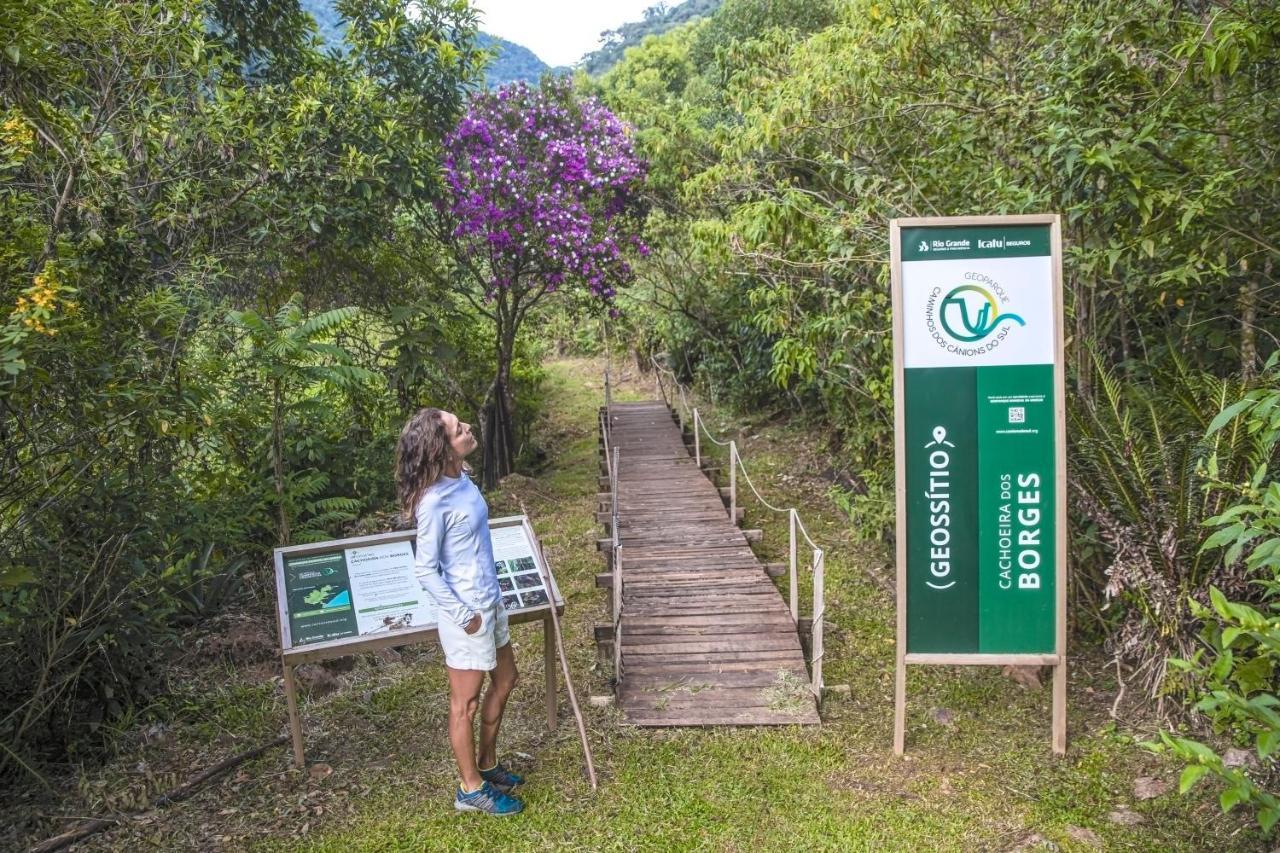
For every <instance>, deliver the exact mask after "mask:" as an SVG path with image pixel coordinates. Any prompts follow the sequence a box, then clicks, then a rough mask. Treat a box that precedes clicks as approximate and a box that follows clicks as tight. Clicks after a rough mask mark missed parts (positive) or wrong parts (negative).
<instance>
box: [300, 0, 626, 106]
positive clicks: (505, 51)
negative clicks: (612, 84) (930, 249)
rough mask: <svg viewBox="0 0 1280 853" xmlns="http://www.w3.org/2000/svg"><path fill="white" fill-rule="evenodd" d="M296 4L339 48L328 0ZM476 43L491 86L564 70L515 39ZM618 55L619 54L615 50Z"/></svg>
mask: <svg viewBox="0 0 1280 853" xmlns="http://www.w3.org/2000/svg"><path fill="white" fill-rule="evenodd" d="M298 5H299V6H301V7H302V10H303V11H304V12H308V13H309V14H310V15H311V17H313V18H315V20H316V27H317V29H319V31H320V37H321V38H322V39H323V40H324V43H325V46H326V47H336V48H338V49H342V48H343V46H344V43H343V36H344V33H345V32H346V24H345V23H343V20H342V17H341V16H340V15H339V14H338V11H337V10H336V9H335V8H334V6H333V3H332V2H331V0H299V3H298ZM476 41H477V43H478V44H479V45H480V46H481V47H483V48H488V49H491V50H493V51H494V52H495V54H496V55H495V56H494V58H493V61H492V62H490V63H489V66H488V67H487V68H485V73H484V85H485V87H486V88H490V89H492V88H494V87H495V86H501V85H502V84H504V83H510V82H513V81H516V80H527V81H529V82H531V83H536V82H537V81H538V79H539V78H540V77H541V76H542V75H543V74H545V73H548V72H550V73H553V74H555V73H566V72H567V71H568V69H564V68H554V69H553V68H552V67H551V66H549V65H547V63H545V62H543V61H542V60H541V59H539V58H538V57H537V56H536V55H534V53H533V51H531V50H529V48H527V47H524V46H522V45H519V44H516V43H515V42H511V41H507V40H506V39H501V38H498V37H497V36H493V35H489V34H488V33H480V35H479V38H477V39H476ZM619 56H621V54H619Z"/></svg>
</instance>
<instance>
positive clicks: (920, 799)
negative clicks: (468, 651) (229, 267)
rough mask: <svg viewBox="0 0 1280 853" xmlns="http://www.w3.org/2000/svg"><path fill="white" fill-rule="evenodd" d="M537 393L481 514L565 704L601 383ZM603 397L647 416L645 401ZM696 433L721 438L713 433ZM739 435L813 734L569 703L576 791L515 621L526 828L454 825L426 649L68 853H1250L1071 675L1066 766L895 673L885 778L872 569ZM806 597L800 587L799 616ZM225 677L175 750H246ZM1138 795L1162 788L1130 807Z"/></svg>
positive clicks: (968, 698)
mask: <svg viewBox="0 0 1280 853" xmlns="http://www.w3.org/2000/svg"><path fill="white" fill-rule="evenodd" d="M549 374H550V376H549V380H548V388H547V396H548V409H549V412H548V414H547V415H546V416H545V418H544V420H543V421H542V423H540V424H539V426H538V435H539V441H540V443H541V444H542V445H543V446H544V447H545V448H546V449H547V450H548V456H549V460H550V461H549V463H548V467H547V469H546V470H545V471H543V472H541V473H540V474H539V475H538V476H537V477H536V478H533V479H528V478H523V477H518V476H517V477H513V478H511V479H509V480H508V481H507V482H506V483H505V484H504V488H503V490H502V493H501V494H499V495H496V496H494V497H493V500H492V503H493V512H494V513H495V514H503V513H505V512H508V511H519V506H520V503H521V502H523V503H524V505H525V506H527V508H528V510H529V512H530V514H531V515H532V517H533V519H534V526H535V528H536V529H537V530H538V532H539V535H540V537H541V538H542V540H543V543H544V545H545V546H546V548H547V551H548V556H549V558H550V561H551V564H552V567H553V569H554V571H555V572H556V576H557V580H558V582H559V584H560V586H561V589H562V590H563V592H564V594H565V598H566V602H567V611H566V618H565V620H564V626H565V630H566V637H565V641H566V646H567V649H568V653H569V655H570V657H571V660H570V665H571V667H572V669H573V672H574V674H575V679H576V682H577V688H578V694H579V699H580V701H582V702H583V704H584V705H585V703H586V697H587V696H588V695H592V694H605V693H608V692H609V688H608V685H607V676H608V672H607V666H606V665H600V666H598V667H597V666H596V663H595V661H596V654H595V646H594V642H593V640H592V626H593V625H594V624H596V623H603V622H605V621H607V620H606V615H605V599H604V593H603V592H602V591H600V590H596V589H595V588H594V585H593V577H594V575H595V573H596V572H598V571H601V570H602V568H601V567H602V561H601V560H600V558H599V556H598V555H597V554H596V552H595V548H594V541H595V539H596V537H597V536H599V535H601V534H600V533H599V530H600V528H599V527H598V525H597V524H596V523H595V521H594V511H595V492H596V483H595V477H596V470H597V467H596V463H597V456H596V452H597V451H596V435H595V414H594V413H595V407H596V406H597V405H599V402H600V396H601V388H600V378H599V364H598V363H596V362H591V361H585V360H566V361H559V362H556V363H554V364H552V365H551V366H550V370H549ZM624 378H625V377H624ZM620 393H621V394H622V395H624V396H623V398H627V397H630V398H639V397H648V396H652V385H651V384H649V380H645V384H644V385H643V387H634V386H631V387H628V386H626V385H624V388H623V389H622V391H621V392H620ZM708 420H709V421H710V422H711V424H712V426H713V427H717V426H718V427H719V428H721V429H722V430H728V429H730V428H731V427H730V424H729V422H728V421H727V419H724V420H722V419H721V418H720V417H716V416H714V415H713V416H710V417H709V418H708ZM738 436H739V438H740V442H741V445H742V448H743V454H744V458H745V459H746V462H747V465H748V467H749V468H750V470H751V471H752V475H753V478H754V479H755V480H756V482H757V484H758V485H759V486H760V487H761V489H762V490H764V491H765V494H766V496H768V497H770V499H771V500H774V501H775V502H779V501H783V502H793V503H796V504H797V505H799V506H801V507H802V508H803V509H802V512H803V514H804V517H805V519H806V522H807V524H808V526H809V527H810V529H811V531H812V532H813V534H814V536H815V538H817V539H820V540H821V541H822V542H823V543H824V544H826V545H827V546H829V551H828V553H829V555H830V556H829V558H828V560H829V562H828V568H827V573H828V574H827V595H828V623H829V625H830V629H829V632H828V634H827V679H826V680H827V683H828V684H848V685H849V686H850V688H851V691H850V695H849V697H847V698H843V699H840V698H831V699H829V700H828V701H827V703H826V705H825V708H824V718H825V720H826V722H825V724H824V725H823V726H822V727H820V728H808V729H769V730H751V729H714V730H668V731H662V730H630V729H626V728H623V727H620V726H619V725H618V721H617V715H616V712H615V711H613V710H612V709H609V708H606V709H591V708H585V707H584V713H585V714H586V715H587V717H588V726H589V729H590V731H591V735H592V739H593V746H594V749H595V751H596V761H597V765H598V770H599V772H600V776H601V789H600V790H599V792H597V793H594V794H593V793H592V792H591V790H590V788H589V786H588V784H587V782H586V778H585V774H584V772H583V769H582V761H581V755H580V748H579V746H578V743H577V738H576V733H575V731H574V727H573V725H572V719H571V717H570V716H569V714H568V707H567V702H562V704H561V708H562V714H561V725H560V727H559V729H558V730H557V731H556V732H554V733H548V732H547V731H546V728H545V723H544V720H543V716H542V714H543V708H542V695H541V683H542V660H541V650H542V643H541V635H540V631H539V629H538V628H536V627H533V626H517V627H516V628H515V629H514V630H513V635H514V641H515V643H516V645H517V657H518V661H519V663H520V667H521V670H522V674H523V677H524V682H523V685H522V687H521V688H519V689H518V690H517V694H516V696H515V698H514V699H513V704H512V706H511V707H510V709H509V711H508V715H507V721H506V725H505V728H504V738H503V748H504V752H505V753H506V755H507V757H508V758H510V759H513V761H512V763H513V764H514V765H515V766H516V767H517V768H518V769H520V770H522V771H523V772H525V773H526V774H527V775H528V777H529V780H530V781H529V784H528V785H527V786H526V790H525V791H524V792H523V793H524V797H525V800H526V802H527V805H528V808H527V811H526V813H525V814H524V815H522V816H520V817H518V818H512V819H505V820H495V819H492V818H486V817H484V816H480V815H462V816H459V815H456V814H455V813H454V811H453V808H452V805H451V796H452V788H453V785H454V784H455V774H454V770H453V768H452V763H451V760H450V757H449V749H448V745H447V742H446V739H445V724H444V714H445V682H444V677H443V672H442V668H441V667H440V665H439V657H438V653H437V652H436V651H435V650H434V649H420V650H414V651H407V652H405V653H404V654H403V655H402V657H401V658H400V659H398V660H392V661H385V660H383V661H377V660H374V659H372V658H370V659H366V660H362V661H360V662H358V663H357V664H356V666H355V668H354V669H352V670H351V671H350V672H349V673H345V674H343V675H342V676H341V679H342V682H343V683H342V688H341V689H340V690H338V691H337V692H335V693H333V694H331V695H328V696H325V697H322V698H318V699H315V700H312V701H308V702H307V703H305V704H304V710H305V714H306V719H307V737H308V747H309V758H311V759H312V760H313V761H315V762H320V764H319V765H318V766H313V767H312V769H311V770H310V771H309V772H306V773H300V772H296V771H292V770H290V769H289V768H288V763H287V756H286V755H285V754H284V753H283V752H277V753H274V754H273V755H272V756H270V757H268V758H265V759H263V760H261V761H259V762H258V763H257V765H256V766H254V767H252V768H248V769H247V770H246V771H245V772H242V773H240V774H239V775H237V776H235V777H234V778H232V779H231V780H229V781H227V782H225V783H223V784H221V785H217V786H214V787H213V788H212V789H210V790H209V791H206V792H205V793H203V794H201V795H200V796H199V797H197V798H195V800H193V801H192V802H190V803H187V804H184V805H183V806H180V807H177V808H174V809H170V810H168V811H166V812H161V813H157V814H156V815H154V817H153V819H151V820H149V821H148V822H145V823H144V822H140V821H135V822H133V823H131V824H129V825H127V826H125V827H123V828H121V829H118V830H115V831H113V832H111V833H109V834H106V835H103V836H100V837H99V838H98V839H97V840H96V841H94V842H93V843H92V844H91V845H89V848H88V849H127V848H128V849H186V848H199V849H245V848H249V849H261V850H316V851H349V850H379V851H392V850H394V851H416V850H425V849H442V850H443V849H450V850H473V849H474V850H480V849H496V850H502V849H517V850H524V849H536V848H545V847H557V848H563V849H574V850H666V849H714V850H782V849H788V850H790V849H805V848H817V849H840V850H881V849H903V850H971V849H994V850H1006V849H1062V850H1087V849H1101V848H1105V849H1141V850H1201V849H1241V850H1248V849H1261V847H1262V842H1261V840H1260V839H1258V838H1257V837H1256V836H1255V835H1253V834H1252V832H1251V830H1249V829H1242V828H1241V827H1242V823H1241V821H1240V820H1235V819H1227V818H1224V817H1222V816H1220V815H1219V814H1218V809H1217V804H1216V802H1214V801H1212V800H1210V799H1209V798H1208V797H1207V796H1206V795H1205V794H1200V795H1199V796H1198V797H1193V798H1183V797H1179V796H1178V795H1177V793H1176V786H1177V783H1176V779H1177V768H1176V767H1175V766H1173V765H1172V764H1170V763H1168V762H1166V761H1164V760H1163V759H1160V758H1158V757H1154V756H1151V755H1148V754H1146V753H1145V752H1144V751H1143V750H1140V749H1138V748H1136V747H1135V746H1133V739H1134V738H1133V735H1132V733H1127V732H1125V731H1123V730H1120V729H1117V728H1116V726H1115V724H1114V723H1113V722H1112V721H1111V720H1110V719H1109V717H1108V715H1107V713H1106V710H1107V708H1108V707H1109V705H1110V700H1111V698H1112V697H1111V693H1110V691H1111V690H1113V689H1114V688H1113V685H1111V684H1109V683H1108V682H1107V680H1106V678H1105V677H1104V676H1102V675H1098V674H1095V673H1091V672H1089V670H1088V667H1089V665H1088V663H1087V661H1086V663H1085V664H1084V665H1081V666H1077V667H1076V668H1075V669H1074V670H1073V673H1072V681H1071V700H1070V702H1071V704H1070V707H1071V715H1072V716H1071V723H1072V727H1071V744H1070V752H1069V754H1068V756H1067V757H1066V758H1065V759H1064V760H1059V761H1055V760H1053V759H1052V758H1051V756H1050V750H1049V743H1048V720H1049V692H1048V690H1047V689H1042V690H1038V691H1037V690H1025V689H1022V688H1020V687H1019V686H1017V685H1016V684H1014V683H1013V682H1012V681H1010V680H1008V679H1007V678H1004V677H1002V676H1001V675H1000V674H999V673H998V672H995V671H993V670H991V669H984V668H971V669H963V670H945V671H944V670H940V669H932V668H931V669H929V670H926V671H914V672H913V673H912V676H911V682H910V695H911V697H912V705H911V715H910V718H909V733H908V741H909V746H908V752H909V754H908V756H907V757H906V759H905V760H899V759H895V758H894V757H893V756H892V754H891V752H890V749H889V744H890V731H891V717H892V677H893V672H892V664H893V631H892V618H893V608H892V599H891V597H890V595H889V593H888V588H887V583H886V581H887V577H888V574H887V573H888V571H889V570H888V568H887V561H886V557H885V554H884V553H883V552H882V550H881V549H878V548H876V547H874V546H870V545H867V544H865V543H857V542H856V541H855V539H854V537H853V535H852V532H851V531H850V530H849V529H848V522H847V521H846V520H845V519H844V517H843V516H842V515H840V514H839V513H838V512H837V511H836V510H835V508H834V507H833V506H832V505H831V503H830V502H829V501H828V500H827V499H826V498H825V497H823V490H824V488H825V487H824V486H823V484H822V481H821V480H820V479H819V478H818V477H817V475H816V472H817V471H818V470H819V467H818V462H817V461H816V460H814V458H813V457H812V455H811V454H810V453H809V452H808V451H807V450H806V446H805V442H806V440H807V439H806V437H805V436H804V435H803V434H801V433H799V432H797V431H795V430H792V429H791V428H788V427H785V426H784V427H772V426H768V425H760V426H758V427H756V426H753V427H751V428H749V429H745V430H742V431H741V432H739V433H738ZM744 503H745V506H746V507H747V523H746V525H745V526H750V527H764V528H765V542H764V545H763V549H764V551H765V552H766V553H767V554H768V555H769V556H770V557H772V558H774V559H777V558H779V557H780V556H781V554H782V551H783V549H784V548H785V543H786V520H785V517H782V516H779V517H776V518H774V517H771V514H769V515H766V514H765V513H763V512H762V511H761V509H760V508H759V507H758V506H756V505H754V504H753V503H752V501H751V500H750V499H748V500H746V501H744ZM807 595H808V589H807V588H805V589H804V590H803V592H802V601H804V600H805V598H806V597H807ZM803 609H805V610H807V607H805V608H803ZM227 678H228V681H229V685H230V686H227V687H224V688H222V693H221V694H220V696H221V699H217V700H216V701H213V702H212V704H208V703H209V702H210V700H209V698H208V697H202V698H201V699H200V700H199V701H201V702H204V703H206V705H205V706H202V708H201V710H200V712H199V713H197V714H194V715H193V717H194V718H198V719H199V723H198V725H197V724H193V725H191V726H189V727H188V729H189V731H188V732H187V733H186V734H183V735H180V736H179V742H184V741H183V738H188V739H190V740H188V741H185V743H186V744H187V746H188V747H189V748H191V749H195V748H196V747H195V746H193V745H192V744H199V743H205V744H207V745H209V748H210V749H212V748H213V745H215V744H216V740H215V738H217V737H223V738H224V739H225V737H226V736H227V734H228V733H230V734H231V735H233V736H234V737H235V738H237V739H244V740H248V739H252V738H254V737H269V736H271V735H272V734H273V733H274V732H276V731H278V730H279V727H280V726H281V725H282V723H283V719H284V714H283V706H282V703H281V700H280V698H279V688H278V686H277V685H275V684H273V683H270V682H267V683H263V682H262V680H261V679H259V680H258V681H256V682H255V681H254V680H253V679H252V678H251V677H250V675H249V674H248V673H237V672H230V673H228V674H227ZM197 733H199V737H202V738H205V740H204V741H200V740H198V739H196V738H197ZM222 751H223V753H225V752H226V751H227V750H226V749H225V748H224V749H223V750H222ZM330 771H331V772H330ZM1137 777H1150V778H1153V779H1154V780H1156V782H1158V783H1167V784H1168V787H1169V790H1168V791H1167V792H1166V793H1163V794H1161V795H1159V796H1155V797H1154V798H1151V799H1145V800H1140V799H1138V798H1137V797H1136V795H1135V792H1134V779H1135V778H1137ZM1206 793H1207V792H1206Z"/></svg>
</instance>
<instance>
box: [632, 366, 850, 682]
mask: <svg viewBox="0 0 1280 853" xmlns="http://www.w3.org/2000/svg"><path fill="white" fill-rule="evenodd" d="M649 360H650V361H651V362H652V363H653V367H654V375H655V377H656V381H657V383H658V386H659V389H660V391H661V393H662V400H663V402H664V403H666V405H667V407H668V408H674V407H673V406H672V405H671V402H668V397H667V393H666V388H665V387H664V386H663V374H666V375H667V376H670V377H671V383H672V389H673V390H672V394H671V398H670V400H671V401H672V402H674V401H675V400H676V398H677V393H676V392H677V391H678V392H679V394H678V396H679V400H680V403H681V406H682V409H681V410H679V411H678V412H677V414H678V416H679V418H680V427H681V429H684V427H685V421H686V418H689V419H691V420H692V421H693V430H692V432H693V452H694V461H695V464H696V465H697V466H698V469H699V470H701V469H702V439H701V433H705V434H706V436H707V438H708V439H710V441H711V442H712V443H713V444H715V445H717V446H719V447H727V448H728V449H729V517H730V518H731V519H733V522H734V523H735V524H736V523H737V521H738V471H739V470H741V471H742V477H743V479H744V480H746V481H747V486H748V487H749V488H750V489H751V493H752V494H754V495H755V497H756V500H757V501H759V502H760V504H761V505H762V506H764V507H765V508H766V509H769V510H772V511H773V512H779V513H783V512H785V513H786V514H787V521H788V524H787V527H788V531H789V542H788V549H787V550H788V556H789V561H788V573H787V599H788V604H789V606H790V608H791V619H792V621H793V622H795V623H797V626H798V625H799V621H800V583H799V562H798V560H797V556H798V554H797V549H798V543H799V538H798V537H797V534H799V536H800V537H803V538H804V541H806V542H808V543H809V547H810V548H811V549H812V562H811V563H810V565H809V571H810V573H811V574H812V575H813V605H812V608H811V612H812V614H813V615H812V618H811V623H812V629H811V630H812V637H813V646H812V672H813V678H812V680H811V683H810V690H812V691H813V694H814V696H815V697H817V698H818V699H821V698H822V658H823V655H824V654H825V653H826V651H825V647H824V645H823V641H822V628H823V624H824V618H825V614H826V593H825V589H824V586H825V584H824V574H825V570H826V551H825V550H824V549H822V548H820V547H819V546H818V544H817V543H816V542H814V541H813V538H812V537H811V536H809V531H808V530H807V529H805V526H804V522H803V521H801V519H800V512H799V511H798V510H797V509H796V508H795V507H780V506H775V505H774V504H772V503H770V502H769V501H768V500H766V499H765V497H764V495H762V494H760V490H759V489H757V488H756V485H755V483H754V482H752V480H751V475H750V474H749V473H748V472H747V466H746V463H744V462H743V461H742V455H741V454H740V453H739V452H738V442H736V441H734V440H733V439H728V440H725V441H721V440H720V439H718V438H716V437H715V436H714V435H712V433H711V430H710V429H708V428H707V424H706V421H704V420H703V419H702V416H701V415H700V414H699V413H698V409H697V408H696V407H690V406H689V404H688V401H687V399H686V395H685V389H684V385H683V384H682V383H681V382H680V380H679V378H678V377H677V376H676V375H675V373H674V372H672V371H671V370H669V369H667V368H665V367H663V366H662V365H661V364H659V363H658V362H657V360H656V359H654V358H652V357H650V359H649ZM699 430H701V433H700V432H699Z"/></svg>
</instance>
